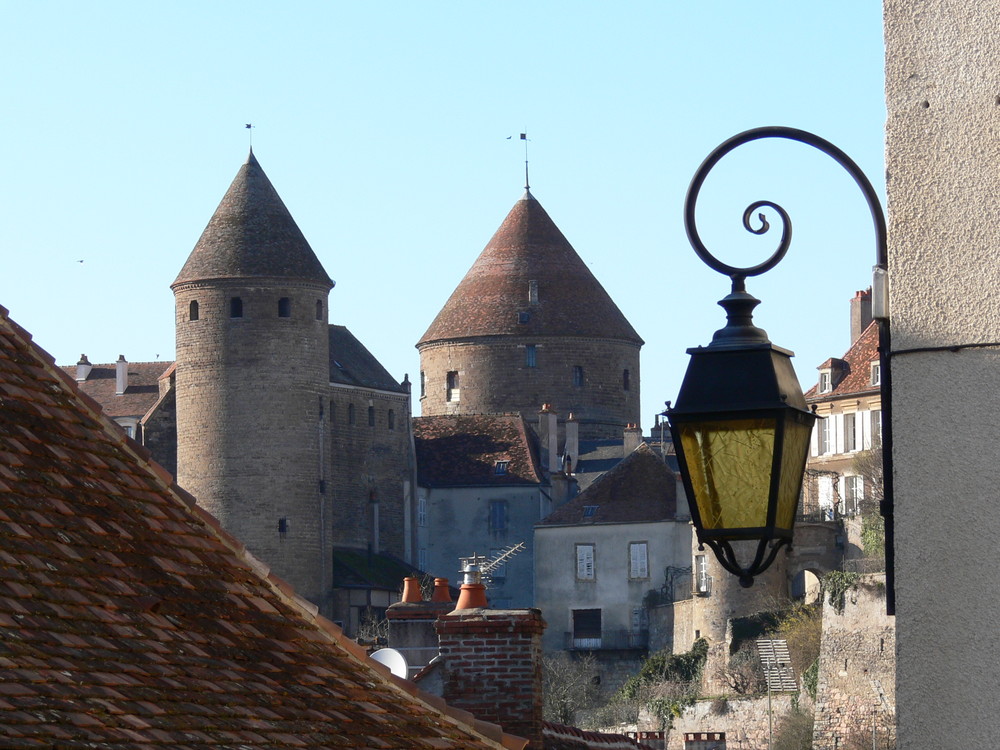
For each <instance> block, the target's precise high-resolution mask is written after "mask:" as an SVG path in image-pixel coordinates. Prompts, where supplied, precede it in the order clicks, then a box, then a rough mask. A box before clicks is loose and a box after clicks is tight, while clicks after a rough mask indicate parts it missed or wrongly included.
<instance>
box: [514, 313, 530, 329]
mask: <svg viewBox="0 0 1000 750" xmlns="http://www.w3.org/2000/svg"><path fill="white" fill-rule="evenodd" d="M529 320H531V313H529V312H525V311H523V310H522V311H521V312H519V313H518V314H517V322H518V325H522V326H523V325H527V324H528V321H529Z"/></svg>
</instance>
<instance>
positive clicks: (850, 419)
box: [844, 414, 858, 453]
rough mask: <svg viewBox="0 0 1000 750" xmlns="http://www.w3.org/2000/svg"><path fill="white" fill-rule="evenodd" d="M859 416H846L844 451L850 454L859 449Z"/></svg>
mask: <svg viewBox="0 0 1000 750" xmlns="http://www.w3.org/2000/svg"><path fill="white" fill-rule="evenodd" d="M857 417H858V415H857V414H845V415H844V451H845V452H846V453H850V452H852V451H856V450H857V449H858V427H857V422H858V419H857Z"/></svg>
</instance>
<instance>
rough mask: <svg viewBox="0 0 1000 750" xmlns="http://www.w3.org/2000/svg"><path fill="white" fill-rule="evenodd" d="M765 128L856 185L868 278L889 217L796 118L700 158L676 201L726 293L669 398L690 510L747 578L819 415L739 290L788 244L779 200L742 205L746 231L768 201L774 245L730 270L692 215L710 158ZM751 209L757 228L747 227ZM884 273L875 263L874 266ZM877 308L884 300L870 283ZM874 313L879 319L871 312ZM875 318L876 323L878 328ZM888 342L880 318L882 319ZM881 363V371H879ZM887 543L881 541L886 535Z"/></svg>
mask: <svg viewBox="0 0 1000 750" xmlns="http://www.w3.org/2000/svg"><path fill="white" fill-rule="evenodd" d="M762 138H785V139H789V140H794V141H799V142H801V143H806V144H808V145H810V146H814V147H815V148H818V149H819V150H821V151H823V152H824V153H826V154H828V155H829V156H831V157H832V158H834V159H835V160H836V161H837V162H838V163H839V164H841V166H843V167H844V168H845V169H846V170H847V171H848V172H850V174H851V176H852V177H853V178H854V180H855V182H857V183H858V185H859V186H860V187H861V188H862V190H863V192H864V193H865V196H866V198H867V199H868V203H869V208H870V209H871V211H872V216H873V218H874V219H875V223H876V231H877V234H878V240H877V241H878V246H879V247H878V250H879V265H877V266H876V284H878V283H879V281H882V280H884V269H885V219H884V217H883V216H882V211H881V207H880V206H879V203H878V198H877V197H876V195H875V191H874V189H873V188H872V187H871V184H870V183H869V182H868V179H867V178H866V177H865V175H864V174H863V173H862V172H861V170H860V169H859V168H858V167H857V165H856V164H854V162H853V161H851V159H850V158H849V157H848V156H847V155H846V154H844V153H843V152H842V151H841V150H840V149H838V148H837V147H836V146H834V145H833V144H831V143H829V142H828V141H825V140H823V139H822V138H819V137H818V136H816V135H813V134H812V133H807V132H805V131H802V130H794V129H792V128H782V127H768V128H757V129H755V130H748V131H746V132H744V133H740V134H739V135H736V136H734V137H732V138H730V139H729V140H728V141H726V142H725V143H723V144H721V145H720V146H719V147H718V148H716V149H715V150H714V151H713V152H712V153H711V154H710V155H709V156H708V158H707V159H705V161H704V162H703V163H702V165H701V166H700V167H699V168H698V171H697V172H696V173H695V176H694V178H693V179H692V180H691V186H690V187H689V188H688V194H687V198H686V200H685V204H684V224H685V228H686V229H687V234H688V239H689V240H690V242H691V246H692V247H693V248H694V251H695V252H696V253H697V254H698V257H699V258H701V259H702V260H703V261H704V262H705V263H706V264H707V265H708V266H709V267H710V268H712V269H714V270H716V271H718V272H719V273H722V274H725V275H726V276H729V278H730V279H731V280H732V291H731V293H730V294H729V295H728V296H727V297H726V298H725V299H723V300H721V301H720V302H719V304H720V305H722V307H723V308H724V309H725V311H726V316H727V324H726V326H725V328H722V329H721V330H719V331H716V333H715V335H714V336H713V338H712V343H710V344H709V345H708V346H705V347H696V348H693V349H688V354H690V355H691V362H690V364H689V365H688V369H687V373H686V374H685V376H684V381H683V383H682V384H681V390H680V393H679V394H678V396H677V403H676V405H675V406H673V407H671V406H670V404H669V402H668V404H667V411H666V416H667V419H668V421H669V423H670V432H671V434H672V435H673V441H674V446H675V450H676V452H677V460H678V464H679V467H680V473H681V478H682V480H683V482H684V489H685V491H686V492H687V496H688V501H689V505H690V507H691V518H692V521H693V523H694V526H695V530H696V532H697V535H698V542H699V544H700V545H701V548H702V549H703V548H704V545H706V544H707V545H708V546H709V547H711V548H712V551H713V552H715V555H716V557H717V558H718V559H719V562H720V563H721V564H722V566H723V567H724V568H725V569H726V570H728V571H729V572H731V573H733V574H735V575H737V576H739V579H740V585H742V586H744V587H749V586H751V585H752V584H753V579H754V576H757V575H759V574H760V573H762V572H763V571H765V570H766V569H767V568H768V567H769V566H770V565H771V563H772V562H773V561H774V558H775V556H776V555H777V554H778V551H779V550H780V549H781V548H782V547H785V546H789V547H790V545H791V542H792V529H793V526H794V524H795V515H796V512H797V509H798V499H799V493H800V489H801V487H802V475H803V472H804V471H805V463H806V456H807V453H808V450H809V439H810V435H811V432H812V427H813V423H814V422H815V421H816V415H815V414H813V413H812V412H810V411H809V410H808V409H807V408H806V401H805V398H804V397H803V395H802V389H801V388H800V387H799V382H798V380H797V379H796V377H795V372H794V370H793V369H792V363H791V359H790V358H791V356H792V352H790V351H788V350H787V349H782V348H781V347H778V346H775V345H774V344H772V343H771V342H770V341H769V340H768V338H767V333H766V332H765V331H763V330H762V329H760V328H757V327H756V326H754V325H753V309H754V307H756V306H757V305H758V304H759V303H760V302H759V300H757V299H755V298H754V297H752V296H751V295H750V294H748V293H747V291H746V286H745V281H746V278H747V277H748V276H757V275H759V274H762V273H764V272H766V271H769V270H770V269H772V268H774V266H776V265H777V264H778V263H779V262H780V261H781V259H782V258H783V257H784V256H785V253H786V252H787V251H788V246H789V244H790V242H791V235H792V225H791V221H790V219H789V217H788V214H787V213H786V212H785V210H784V209H783V208H782V207H781V206H779V205H778V204H776V203H772V202H770V201H756V202H754V203H752V204H751V205H750V206H749V207H748V208H747V209H746V211H744V213H743V226H744V228H745V229H747V231H749V232H752V233H754V234H764V233H765V232H767V231H768V229H769V228H770V227H769V225H768V223H767V221H766V219H765V217H764V214H763V213H757V212H758V211H759V210H760V209H762V208H769V209H772V210H773V211H774V212H776V213H777V214H778V216H779V217H780V219H781V222H782V233H781V241H780V244H779V246H778V249H777V250H776V251H775V252H774V254H773V255H771V257H770V258H768V259H767V260H766V261H764V262H763V263H760V264H759V265H756V266H752V267H750V268H738V267H735V266H730V265H727V264H725V263H722V262H721V261H720V260H718V259H717V258H716V257H715V256H713V255H712V254H711V253H710V252H709V251H708V250H707V249H706V247H705V245H704V244H703V243H702V241H701V238H700V236H699V235H698V230H697V227H696V225H695V203H696V202H697V199H698V193H699V191H700V190H701V186H702V184H703V183H704V181H705V178H706V176H707V175H708V173H709V171H710V170H711V169H712V167H713V166H715V164H716V163H717V162H718V161H719V160H720V159H721V158H722V157H723V156H725V155H726V154H728V153H729V152H730V151H732V150H733V149H734V148H737V147H738V146H741V145H743V144H744V143H748V142H750V141H754V140H759V139H762ZM755 213H757V218H758V221H759V222H760V226H759V227H757V228H754V227H753V226H752V225H751V221H752V219H753V216H754V214H755ZM880 269H881V270H882V273H879V270H880ZM873 291H874V294H873V298H874V303H875V304H874V307H876V308H878V307H879V304H880V303H881V302H882V301H883V300H884V294H883V293H882V290H879V289H875V290H873ZM875 317H876V318H885V317H886V316H885V312H884V309H883V310H879V309H876V310H875ZM880 327H882V326H880ZM884 330H885V335H886V340H885V343H886V345H885V350H886V351H888V345H887V336H888V328H887V326H884ZM887 364H888V363H887V361H886V362H885V363H884V365H883V372H887V371H888V368H887ZM886 541H887V543H888V542H889V540H888V538H887V540H886Z"/></svg>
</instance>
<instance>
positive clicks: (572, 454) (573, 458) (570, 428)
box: [563, 412, 580, 474]
mask: <svg viewBox="0 0 1000 750" xmlns="http://www.w3.org/2000/svg"><path fill="white" fill-rule="evenodd" d="M563 455H564V456H565V461H564V464H563V465H564V467H565V470H566V473H567V474H572V473H573V472H575V471H576V464H577V462H578V461H579V460H580V423H579V422H577V421H576V416H575V415H574V414H573V412H570V413H569V416H568V417H566V445H565V446H564V447H563Z"/></svg>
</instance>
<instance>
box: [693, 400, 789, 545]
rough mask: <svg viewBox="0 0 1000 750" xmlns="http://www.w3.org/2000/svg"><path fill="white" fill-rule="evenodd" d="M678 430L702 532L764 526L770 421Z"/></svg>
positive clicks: (721, 423)
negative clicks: (704, 530) (702, 528)
mask: <svg viewBox="0 0 1000 750" xmlns="http://www.w3.org/2000/svg"><path fill="white" fill-rule="evenodd" d="M679 427H680V433H681V445H682V448H683V450H684V457H685V460H686V462H687V465H688V473H689V474H690V479H691V485H692V489H693V491H694V494H695V498H694V500H695V502H697V504H698V511H699V513H700V515H701V521H702V524H703V526H704V528H705V529H708V530H711V529H720V528H727V529H740V528H748V527H759V526H765V525H766V524H767V499H768V493H769V490H770V482H771V462H772V460H773V456H774V433H775V420H774V419H736V420H720V421H718V422H707V423H705V422H703V423H701V424H698V425H694V424H681V425H679ZM796 497H797V496H796ZM793 514H794V510H793Z"/></svg>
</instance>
